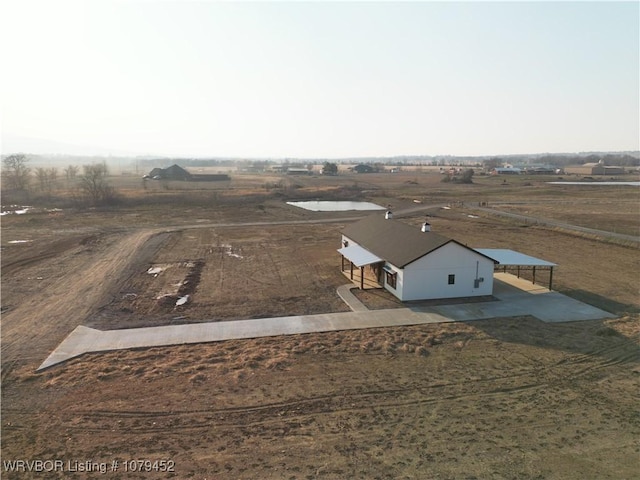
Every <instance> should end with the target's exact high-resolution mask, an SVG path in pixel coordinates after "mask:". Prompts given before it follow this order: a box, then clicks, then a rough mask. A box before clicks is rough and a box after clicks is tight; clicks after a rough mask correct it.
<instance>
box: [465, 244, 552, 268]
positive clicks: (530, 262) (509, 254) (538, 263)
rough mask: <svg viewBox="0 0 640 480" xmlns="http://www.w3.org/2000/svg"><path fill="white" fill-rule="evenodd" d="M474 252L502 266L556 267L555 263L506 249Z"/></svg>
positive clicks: (478, 249)
mask: <svg viewBox="0 0 640 480" xmlns="http://www.w3.org/2000/svg"><path fill="white" fill-rule="evenodd" d="M475 251H476V252H478V253H481V254H482V255H485V256H487V257H490V258H493V259H494V260H495V261H497V262H498V263H499V264H500V265H502V266H506V267H509V266H514V267H516V266H521V267H556V266H557V264H556V263H551V262H547V261H546V260H542V259H540V258H536V257H531V256H529V255H525V254H524V253H520V252H516V251H515V250H509V249H506V248H476V249H475Z"/></svg>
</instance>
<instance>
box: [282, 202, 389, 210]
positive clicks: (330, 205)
mask: <svg viewBox="0 0 640 480" xmlns="http://www.w3.org/2000/svg"><path fill="white" fill-rule="evenodd" d="M287 205H293V206H294V207H300V208H304V209H305V210H312V211H314V212H347V211H349V210H384V209H385V208H384V207H381V206H380V205H376V204H375V203H371V202H349V201H328V200H313V201H303V202H287Z"/></svg>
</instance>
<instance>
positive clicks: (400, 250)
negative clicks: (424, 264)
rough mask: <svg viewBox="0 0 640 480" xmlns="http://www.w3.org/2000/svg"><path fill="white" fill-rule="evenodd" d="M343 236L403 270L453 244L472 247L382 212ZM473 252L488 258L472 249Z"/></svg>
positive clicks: (351, 225)
mask: <svg viewBox="0 0 640 480" xmlns="http://www.w3.org/2000/svg"><path fill="white" fill-rule="evenodd" d="M342 233H343V234H344V235H345V236H347V237H349V238H350V239H351V240H353V241H354V242H357V243H358V244H360V245H361V246H363V247H364V248H366V249H367V250H369V251H370V252H371V253H373V254H375V255H377V256H378V257H380V258H383V259H385V260H386V261H387V262H389V263H392V264H393V265H395V266H397V267H400V268H404V267H405V266H406V265H408V264H410V263H411V262H413V261H415V260H417V259H419V258H420V257H423V256H425V255H427V254H428V253H431V252H432V251H434V250H436V249H438V248H440V247H442V246H443V245H446V244H447V243H449V242H455V243H457V244H458V245H461V246H463V247H464V248H469V247H467V246H465V245H462V244H461V243H459V242H456V241H455V240H452V239H451V238H448V237H445V236H443V235H439V234H437V233H434V232H422V231H421V230H420V228H419V227H414V226H411V225H408V224H406V223H403V222H399V221H397V220H392V219H389V220H387V219H385V218H384V215H382V214H379V213H378V214H375V215H370V216H368V217H366V218H363V219H362V220H360V221H358V222H355V223H352V224H350V225H347V226H346V227H345V228H344V230H343V231H342ZM469 250H471V251H472V252H474V253H477V254H479V255H482V256H484V257H486V255H483V254H482V253H480V252H476V251H475V250H473V249H472V248H469ZM491 260H492V261H493V259H491Z"/></svg>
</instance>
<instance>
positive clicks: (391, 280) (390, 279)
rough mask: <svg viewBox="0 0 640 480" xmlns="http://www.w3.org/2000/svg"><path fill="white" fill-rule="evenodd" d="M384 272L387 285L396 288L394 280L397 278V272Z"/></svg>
mask: <svg viewBox="0 0 640 480" xmlns="http://www.w3.org/2000/svg"><path fill="white" fill-rule="evenodd" d="M384 273H386V275H387V285H389V286H390V287H391V288H396V282H397V280H398V274H397V273H395V272H393V273H392V272H387V271H385V272H384Z"/></svg>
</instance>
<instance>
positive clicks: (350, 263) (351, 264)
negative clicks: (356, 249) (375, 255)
mask: <svg viewBox="0 0 640 480" xmlns="http://www.w3.org/2000/svg"><path fill="white" fill-rule="evenodd" d="M349 268H350V269H351V272H350V273H351V280H353V262H352V261H351V260H349Z"/></svg>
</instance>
